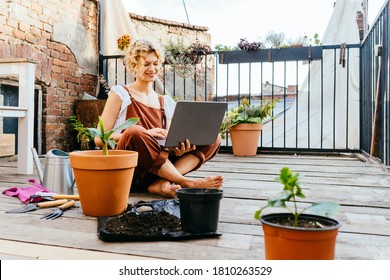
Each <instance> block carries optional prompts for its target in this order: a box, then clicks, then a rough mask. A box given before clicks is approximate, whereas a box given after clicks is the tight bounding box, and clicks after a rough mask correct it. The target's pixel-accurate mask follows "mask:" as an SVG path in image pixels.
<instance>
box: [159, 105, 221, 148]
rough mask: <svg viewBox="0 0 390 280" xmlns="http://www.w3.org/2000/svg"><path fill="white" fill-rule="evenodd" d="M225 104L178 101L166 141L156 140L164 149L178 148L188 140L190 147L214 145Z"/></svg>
mask: <svg viewBox="0 0 390 280" xmlns="http://www.w3.org/2000/svg"><path fill="white" fill-rule="evenodd" d="M227 105H228V103H227V102H211V101H178V102H177V103H176V108H175V112H174V113H173V117H172V120H171V125H170V128H169V131H168V135H167V138H166V139H157V141H158V142H159V144H160V145H161V146H163V147H165V148H172V147H178V146H179V145H180V143H182V142H185V140H186V139H188V140H189V141H190V143H191V145H195V146H202V145H210V144H213V143H215V140H216V139H217V137H218V133H219V128H220V127H221V123H222V120H223V117H224V115H225V111H226V109H227Z"/></svg>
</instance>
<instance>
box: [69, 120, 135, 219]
mask: <svg viewBox="0 0 390 280" xmlns="http://www.w3.org/2000/svg"><path fill="white" fill-rule="evenodd" d="M137 122H138V119H137V118H130V119H128V120H126V122H125V123H123V125H121V126H119V127H118V128H116V129H117V130H119V131H120V130H123V129H126V128H127V127H130V126H132V125H134V124H136V123H137ZM88 130H89V131H90V133H91V135H92V137H100V139H101V141H102V143H103V147H102V151H101V150H89V151H75V152H72V153H70V154H69V157H70V164H71V166H72V168H73V172H74V176H75V180H76V185H77V190H78V193H79V196H80V204H81V208H82V210H83V213H84V214H85V215H88V216H95V217H97V216H115V215H119V214H121V213H123V212H124V211H125V210H126V208H127V200H128V197H129V193H130V187H131V182H132V179H133V174H134V168H135V167H136V166H137V161H138V153H137V152H135V151H124V150H114V148H115V145H116V142H115V140H114V139H110V137H111V135H112V134H113V133H114V130H113V129H111V130H109V131H105V130H104V125H103V121H102V119H101V118H100V117H99V122H98V128H88ZM108 146H110V147H111V148H112V150H109V149H108Z"/></svg>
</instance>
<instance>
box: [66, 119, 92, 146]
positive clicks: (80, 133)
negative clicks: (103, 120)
mask: <svg viewBox="0 0 390 280" xmlns="http://www.w3.org/2000/svg"><path fill="white" fill-rule="evenodd" d="M68 121H69V124H70V126H71V128H72V129H73V130H75V131H77V135H76V139H77V142H78V143H80V149H81V150H90V149H91V146H92V142H93V137H92V134H91V132H90V131H89V129H88V128H87V127H85V126H84V124H83V123H82V122H81V121H80V120H78V119H77V117H76V116H74V115H73V116H70V117H68Z"/></svg>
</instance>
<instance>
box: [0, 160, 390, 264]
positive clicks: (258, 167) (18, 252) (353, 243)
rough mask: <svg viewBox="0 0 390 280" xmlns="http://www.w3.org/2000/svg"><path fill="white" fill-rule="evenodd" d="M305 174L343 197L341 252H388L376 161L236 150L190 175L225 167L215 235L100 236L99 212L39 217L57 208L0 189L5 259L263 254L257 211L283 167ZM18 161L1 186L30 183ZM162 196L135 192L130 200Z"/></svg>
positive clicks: (305, 179)
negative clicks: (27, 205) (26, 207)
mask: <svg viewBox="0 0 390 280" xmlns="http://www.w3.org/2000/svg"><path fill="white" fill-rule="evenodd" d="M284 166H288V167H290V168H291V169H292V170H293V171H295V172H299V173H300V174H301V177H300V178H301V180H300V181H301V185H302V187H303V188H304V190H305V193H306V195H307V197H308V201H323V200H332V201H336V202H338V203H339V204H340V205H341V207H340V213H339V214H338V215H337V216H336V217H335V218H336V219H338V220H339V221H341V223H342V227H341V228H340V232H339V235H338V237H337V245H336V259H343V260H354V259H361V260H389V259H390V176H389V171H388V170H387V169H386V168H385V167H383V166H382V165H380V164H378V163H375V162H373V161H364V160H362V157H360V159H358V158H356V157H354V156H340V157H323V156H293V155H258V156H256V157H234V156H232V155H228V154H220V155H218V156H217V157H216V158H214V159H213V160H212V161H210V162H208V163H206V164H205V165H204V166H203V167H202V168H201V169H200V170H198V171H196V172H193V173H191V174H190V175H191V176H193V177H201V176H202V177H203V176H207V175H211V174H222V175H223V176H224V177H225V184H224V187H223V189H224V198H223V199H222V200H221V209H220V218H219V220H220V222H219V227H218V231H219V232H221V233H222V236H220V237H218V238H208V239H198V240H186V241H164V242H161V241H159V242H114V243H109V242H103V241H101V240H99V239H98V237H97V234H96V232H97V221H96V218H93V217H87V216H84V215H83V214H82V211H81V208H80V207H76V208H73V209H71V210H68V211H67V212H65V213H64V215H63V217H61V218H59V219H57V220H42V219H40V217H42V215H43V214H45V213H49V212H51V211H53V210H49V209H47V210H37V211H34V212H29V213H24V214H7V213H5V211H7V210H9V209H12V208H17V207H18V206H22V204H21V202H20V201H19V200H18V199H17V198H15V197H8V196H5V195H1V196H0V228H1V230H0V259H56V260H62V259H179V260H202V259H210V260H221V259H230V260H232V259H236V260H259V259H264V246H263V245H264V243H263V232H262V229H261V226H260V225H259V222H257V221H255V220H254V218H253V213H254V212H255V210H257V209H258V207H261V206H262V205H264V204H265V200H266V198H267V197H268V196H270V195H274V194H276V193H278V192H280V190H281V187H280V184H279V183H277V182H275V178H276V176H277V175H278V174H279V170H280V168H282V167H284ZM16 171H17V170H16V161H15V160H12V159H10V158H8V159H7V158H2V159H0V190H1V191H3V190H5V189H6V188H9V187H14V186H16V187H21V186H26V185H28V183H27V180H28V179H29V178H36V179H37V176H36V174H34V175H32V176H23V175H17V174H16ZM141 199H143V200H152V199H164V198H162V197H157V196H153V195H148V194H134V193H132V194H131V196H130V197H129V202H133V201H138V200H141Z"/></svg>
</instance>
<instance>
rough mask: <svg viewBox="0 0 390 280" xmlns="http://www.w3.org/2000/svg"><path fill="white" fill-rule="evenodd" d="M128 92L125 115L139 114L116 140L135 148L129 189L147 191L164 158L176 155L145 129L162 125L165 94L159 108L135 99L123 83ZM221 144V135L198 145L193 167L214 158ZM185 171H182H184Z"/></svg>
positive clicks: (124, 147)
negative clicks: (212, 142) (198, 161)
mask: <svg viewBox="0 0 390 280" xmlns="http://www.w3.org/2000/svg"><path fill="white" fill-rule="evenodd" d="M124 88H125V89H126V90H127V92H128V93H129V95H130V100H131V104H130V105H129V106H128V107H127V113H126V119H128V118H131V117H137V118H140V120H139V122H138V124H137V125H133V126H132V127H129V128H127V129H126V130H125V131H124V132H123V135H122V137H121V139H120V140H119V142H118V145H117V149H118V150H131V151H137V152H138V165H137V167H136V168H135V172H134V177H133V182H132V186H131V190H132V191H147V189H148V187H149V186H150V185H151V184H152V183H153V182H154V181H156V180H157V179H158V178H159V177H158V175H157V174H158V171H159V169H160V168H161V166H162V165H163V164H164V163H165V161H166V160H167V159H169V160H170V161H171V162H173V163H174V162H175V161H176V160H177V159H178V157H176V156H174V155H170V154H169V153H168V151H167V150H165V149H163V148H162V147H161V146H160V144H158V142H157V141H156V139H155V138H154V137H153V136H151V135H149V134H148V133H146V130H147V129H152V128H156V127H160V128H165V125H166V116H165V111H164V96H162V95H159V96H158V99H159V102H160V109H155V108H151V107H148V106H146V105H144V104H142V103H141V102H138V101H137V100H135V99H134V98H133V97H132V96H131V93H130V92H129V90H128V88H127V87H124ZM220 145H221V137H220V136H218V138H217V140H216V142H215V143H214V144H212V145H208V146H198V147H196V149H195V150H194V151H191V152H190V153H192V154H194V155H196V156H197V157H198V158H199V159H200V163H199V164H198V166H196V167H195V168H194V169H193V170H196V169H198V168H199V167H200V166H201V165H202V164H203V163H205V162H206V161H208V160H210V159H211V158H213V157H214V156H215V155H216V154H217V153H218V150H219V147H220ZM183 175H184V174H183Z"/></svg>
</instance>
